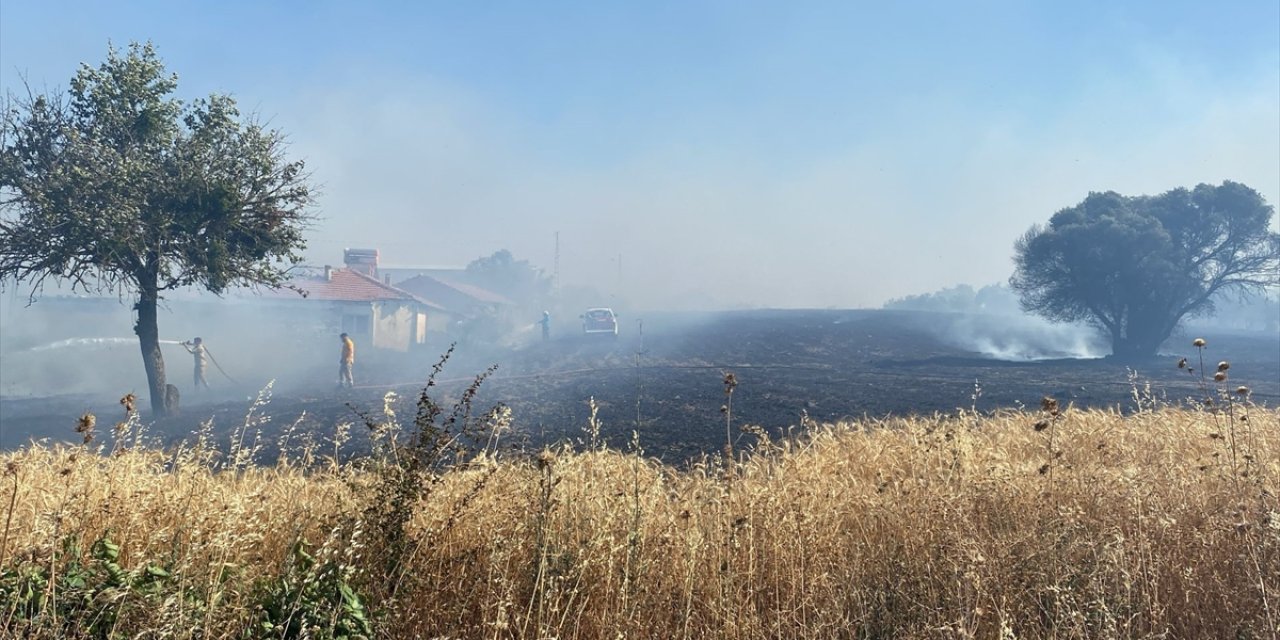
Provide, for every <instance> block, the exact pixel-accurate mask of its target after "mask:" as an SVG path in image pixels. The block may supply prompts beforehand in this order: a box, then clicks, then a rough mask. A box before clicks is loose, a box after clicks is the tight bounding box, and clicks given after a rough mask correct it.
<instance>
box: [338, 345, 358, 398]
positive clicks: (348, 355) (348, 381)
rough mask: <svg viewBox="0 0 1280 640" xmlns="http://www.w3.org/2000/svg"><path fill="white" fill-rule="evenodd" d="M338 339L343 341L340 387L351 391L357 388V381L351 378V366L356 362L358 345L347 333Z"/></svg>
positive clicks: (339, 374) (339, 376)
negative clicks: (352, 388) (354, 387)
mask: <svg viewBox="0 0 1280 640" xmlns="http://www.w3.org/2000/svg"><path fill="white" fill-rule="evenodd" d="M338 338H340V339H341V340H342V356H341V358H340V359H339V360H338V386H339V387H347V388H348V389H349V388H351V387H353V386H355V379H354V378H353V377H352V376H351V366H352V365H354V364H355V362H356V343H355V342H353V341H352V340H351V336H348V335H347V334H345V333H344V334H342V335H340V336H338Z"/></svg>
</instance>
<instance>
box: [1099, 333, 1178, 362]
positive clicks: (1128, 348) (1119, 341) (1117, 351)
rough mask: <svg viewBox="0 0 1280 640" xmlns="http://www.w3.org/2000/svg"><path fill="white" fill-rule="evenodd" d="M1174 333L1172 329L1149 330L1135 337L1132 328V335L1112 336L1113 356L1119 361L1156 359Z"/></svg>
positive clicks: (1116, 334)
mask: <svg viewBox="0 0 1280 640" xmlns="http://www.w3.org/2000/svg"><path fill="white" fill-rule="evenodd" d="M1172 333H1173V330H1172V329H1167V330H1166V329H1164V328H1159V329H1155V328H1153V329H1149V330H1146V331H1139V332H1138V333H1137V335H1136V336H1134V335H1133V329H1132V328H1130V335H1128V336H1121V335H1119V332H1113V333H1112V334H1111V355H1112V356H1114V357H1115V358H1117V359H1120V360H1125V361H1130V360H1147V359H1151V358H1154V357H1156V355H1157V352H1158V351H1159V350H1160V345H1162V344H1164V341H1165V340H1168V339H1169V336H1170V335H1171V334H1172Z"/></svg>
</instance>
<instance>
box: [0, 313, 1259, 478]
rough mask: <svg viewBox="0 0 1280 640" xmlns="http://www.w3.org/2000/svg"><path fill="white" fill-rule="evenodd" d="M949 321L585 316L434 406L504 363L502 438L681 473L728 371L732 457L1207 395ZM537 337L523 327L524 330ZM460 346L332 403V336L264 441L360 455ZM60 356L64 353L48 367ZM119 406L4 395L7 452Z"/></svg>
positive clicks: (360, 378) (195, 407)
mask: <svg viewBox="0 0 1280 640" xmlns="http://www.w3.org/2000/svg"><path fill="white" fill-rule="evenodd" d="M938 317H939V316H938V314H929V313H922V312H914V311H885V310H752V311H736V312H718V313H707V314H701V313H699V314H690V313H654V312H645V311H631V312H629V313H623V314H621V323H620V332H619V336H618V337H617V338H616V339H615V338H613V337H612V336H587V335H583V334H582V331H581V326H580V325H578V324H577V318H576V316H575V317H572V318H566V319H563V320H562V321H561V322H560V324H559V325H554V324H553V328H552V335H551V337H550V339H549V340H546V341H543V340H542V339H541V336H540V333H539V332H535V331H532V330H519V331H517V332H516V334H514V336H515V337H514V338H513V339H512V341H509V342H507V343H496V342H493V343H489V342H482V341H463V342H459V343H458V344H457V345H456V347H455V349H454V352H453V356H452V357H451V358H450V359H449V361H448V362H447V363H446V365H445V368H444V370H443V371H442V372H441V374H440V375H439V376H438V378H437V381H438V382H439V383H440V384H438V385H437V386H436V387H433V389H432V391H431V392H432V394H434V396H435V397H436V398H437V400H439V401H440V402H442V403H445V404H446V405H448V404H451V403H452V402H454V401H457V400H458V399H459V398H460V397H461V396H462V392H463V391H464V390H465V389H466V387H467V386H468V385H469V384H470V383H471V382H472V381H473V380H474V378H475V376H476V375H477V374H479V373H481V372H483V371H485V370H486V369H487V368H488V367H490V366H492V365H497V367H498V368H497V370H496V371H495V372H494V373H493V374H492V375H491V376H490V377H489V378H488V379H487V380H486V381H485V382H484V384H483V385H481V388H480V392H479V394H478V395H477V396H476V398H475V403H474V409H475V411H477V412H479V411H483V410H484V409H485V408H487V407H489V406H492V405H494V404H497V403H503V404H506V405H508V406H510V407H511V409H512V412H513V413H512V415H513V416H514V423H513V425H512V426H513V431H512V432H511V433H509V434H508V435H507V436H506V438H507V439H506V441H507V442H510V443H518V444H519V445H520V446H530V447H533V446H539V445H541V444H546V443H555V442H571V443H572V442H579V441H582V440H584V439H585V438H586V437H587V436H586V431H585V427H586V425H587V420H588V417H589V415H590V408H589V404H588V403H589V401H591V400H593V399H594V401H595V403H596V404H597V407H598V414H597V418H598V419H599V420H600V422H601V424H602V427H601V430H600V438H601V439H603V440H604V441H606V442H607V443H609V444H611V445H613V446H617V447H623V448H626V447H630V446H633V442H635V443H638V444H639V445H640V446H641V448H643V449H644V450H645V452H646V453H647V454H651V455H654V456H658V457H661V458H663V459H667V460H670V461H681V460H686V459H689V458H690V457H696V456H697V455H699V453H700V452H705V451H714V450H718V449H719V448H721V447H722V446H723V445H724V438H725V419H726V416H725V415H724V414H723V413H721V411H720V408H721V406H722V405H724V404H725V389H724V385H723V376H724V374H725V372H729V371H732V372H734V373H735V374H736V376H737V378H738V380H739V386H738V387H737V388H736V390H735V392H734V397H733V407H734V409H733V415H732V420H733V423H732V433H733V435H734V440H735V446H743V445H749V444H750V443H751V442H752V441H753V437H752V436H750V435H749V434H748V433H746V432H744V431H742V430H741V429H740V428H741V427H743V426H745V425H756V426H760V427H762V428H764V429H766V430H767V431H768V432H770V433H771V434H773V435H783V434H785V433H787V432H788V430H789V429H792V428H794V427H797V426H799V425H800V424H801V423H802V421H803V420H806V419H813V420H817V421H830V420H838V419H841V418H846V417H853V418H862V417H864V416H865V417H877V416H884V415H889V414H909V413H915V414H926V415H927V414H931V413H934V412H939V413H951V412H954V411H956V410H957V409H958V408H964V409H965V410H968V409H970V408H976V409H977V410H979V411H991V410H994V409H996V408H999V407H1016V406H1020V405H1025V406H1035V404H1036V403H1038V402H1039V400H1040V398H1041V397H1043V396H1045V395H1052V396H1054V397H1058V398H1060V399H1061V400H1062V401H1063V402H1064V405H1067V404H1070V405H1075V406H1108V407H1118V408H1121V409H1132V408H1133V407H1134V399H1133V393H1134V388H1135V387H1134V384H1135V382H1134V381H1133V380H1131V379H1130V376H1131V375H1134V376H1137V377H1136V381H1137V384H1138V386H1139V387H1141V386H1142V385H1143V384H1144V383H1145V382H1147V381H1150V382H1151V383H1152V389H1153V393H1156V394H1158V395H1159V397H1160V398H1161V399H1162V400H1164V401H1168V402H1181V401H1183V400H1185V399H1186V398H1189V397H1193V396H1196V395H1197V394H1202V393H1203V390H1202V388H1201V387H1200V385H1199V383H1198V381H1197V379H1196V378H1194V377H1192V376H1189V375H1188V374H1187V372H1186V371H1184V370H1180V369H1178V368H1177V367H1176V364H1175V360H1174V359H1173V358H1157V359H1154V360H1152V361H1150V362H1147V363H1139V364H1133V363H1128V364H1126V363H1118V362H1113V361H1110V360H1107V359H1055V360H1039V361H1002V360H996V359H992V358H989V357H985V356H983V355H982V354H980V353H977V352H975V351H973V350H971V349H968V348H964V347H960V346H957V345H955V344H953V343H949V342H948V341H946V340H943V339H940V338H939V335H938V334H937V333H936V332H935V331H933V328H934V327H936V326H937V325H938V324H939V322H938ZM530 320H532V318H531V319H530ZM531 325H532V322H531V321H530V322H527V323H525V328H526V329H527V327H528V326H531ZM162 326H164V325H162ZM642 332H643V334H642ZM204 333H206V334H208V335H209V336H211V337H209V338H207V339H208V340H209V344H210V346H211V348H213V349H214V353H215V355H217V356H218V357H219V358H223V359H224V360H225V362H224V366H226V367H227V368H228V371H232V372H236V373H238V372H240V371H241V369H239V367H240V366H241V365H242V363H243V362H246V361H248V359H247V358H246V359H244V360H242V359H241V358H240V357H238V356H234V357H227V356H224V355H223V354H222V353H219V352H218V351H217V348H218V347H219V345H222V344H224V343H223V341H224V340H231V339H233V337H234V335H233V336H232V337H227V338H224V337H223V336H220V335H219V333H217V332H209V331H206V332H204ZM233 334H234V332H233ZM166 335H172V334H169V333H168V332H166ZM325 337H326V338H332V336H325ZM438 337H439V338H440V339H441V340H443V339H444V338H445V337H446V336H443V335H441V336H438ZM1207 337H1208V339H1209V345H1208V347H1207V350H1208V351H1207V352H1206V353H1207V354H1208V357H1210V358H1213V359H1215V360H1214V361H1215V362H1216V361H1217V359H1225V360H1230V361H1232V367H1231V372H1230V373H1231V379H1230V384H1232V385H1233V387H1232V388H1234V385H1240V384H1243V385H1248V386H1249V387H1250V388H1251V389H1252V393H1253V395H1252V398H1253V399H1255V401H1258V402H1262V403H1275V402H1277V401H1278V400H1280V336H1276V335H1274V334H1261V333H1251V334H1232V335H1222V336H1219V335H1213V334H1210V335H1208V336H1207ZM246 340H247V339H246ZM246 344H248V343H247V342H246ZM448 346H449V345H448V343H442V344H431V345H428V346H427V347H426V348H424V349H422V350H419V351H416V352H410V353H399V354H391V353H381V354H380V353H377V352H374V351H373V350H369V349H364V350H362V351H361V352H360V355H359V356H358V358H357V364H356V380H357V388H355V389H352V390H345V391H338V390H335V389H334V385H333V383H334V378H336V357H337V351H336V345H335V344H329V341H328V340H323V341H322V344H321V345H319V347H318V350H319V352H320V353H319V356H318V360H319V361H320V362H319V363H318V364H316V365H315V366H316V367H317V369H316V370H315V371H314V372H313V371H306V370H300V369H303V368H302V367H300V366H299V365H298V364H297V363H293V366H295V367H296V369H294V371H295V373H294V374H292V375H294V376H296V377H293V378H289V377H288V375H289V374H287V373H285V374H282V377H281V378H280V382H279V383H277V385H276V386H273V387H272V389H271V393H272V397H271V400H270V403H269V404H268V405H266V406H265V407H259V408H257V409H255V410H254V411H255V416H256V417H255V420H257V419H260V418H262V417H267V418H269V420H268V421H267V422H265V423H261V424H259V425H258V426H260V427H261V428H262V429H263V436H262V440H263V442H268V443H276V442H278V441H279V440H280V439H281V437H282V434H283V433H284V432H285V431H286V430H289V429H293V430H295V431H296V432H297V433H296V434H295V435H301V434H305V435H306V437H308V438H311V439H312V440H313V441H318V442H324V443H328V444H327V445H326V446H328V447H329V448H330V449H332V448H333V446H334V445H333V444H332V440H333V439H334V437H335V434H336V432H337V431H338V427H339V425H343V424H345V425H350V429H349V431H348V433H349V435H350V437H351V440H350V441H349V442H347V443H346V444H343V445H342V450H343V451H344V452H346V453H349V454H356V453H358V449H359V446H360V442H361V438H365V439H366V440H367V437H368V433H367V431H368V430H367V429H363V420H364V418H363V417H362V415H363V416H370V417H372V418H373V419H375V420H383V419H384V418H385V417H384V415H383V413H382V412H383V408H384V401H385V399H386V397H387V396H386V394H387V393H388V392H394V393H395V394H396V399H395V400H394V402H393V409H394V411H395V412H396V414H397V416H398V418H397V419H398V420H399V421H400V422H401V424H408V423H411V422H412V416H413V415H414V413H415V409H416V408H415V402H416V401H417V399H418V394H419V393H420V392H421V391H422V390H423V385H424V383H425V381H426V379H427V377H428V376H429V375H430V373H431V370H432V367H433V365H435V364H436V363H437V362H438V361H439V357H440V353H441V352H442V351H443V350H445V349H447V348H448ZM1183 347H1185V348H1183ZM1168 349H1169V350H1170V351H1171V354H1173V353H1182V354H1183V355H1192V353H1191V352H1192V349H1191V347H1190V343H1189V341H1188V342H1187V344H1185V345H1180V344H1174V343H1171V344H1170V345H1169V346H1168ZM50 351H56V349H50V350H47V351H42V352H38V353H48V352H50ZM126 351H127V353H126V354H124V360H125V362H124V364H123V365H122V366H124V367H134V368H136V369H137V370H138V371H139V372H140V370H141V366H140V364H141V363H140V362H137V360H138V355H137V350H136V348H128V349H126ZM267 353H270V354H271V355H272V357H280V358H285V357H288V356H289V355H290V354H289V353H286V352H284V351H281V350H279V349H277V350H276V351H274V352H267V351H264V352H263V354H267ZM264 357H265V356H264ZM179 358H180V359H177V360H173V359H171V360H170V376H171V379H173V380H175V381H176V383H177V384H179V385H180V386H181V385H183V384H186V383H185V381H184V379H183V378H184V377H185V374H186V373H187V371H186V370H185V369H186V363H188V362H189V361H188V360H187V359H186V357H185V353H183V354H182V355H181V356H179ZM175 362H176V363H178V364H174V363H175ZM228 363H231V364H228ZM232 366H235V367H237V368H236V369H232V368H231V367H232ZM177 367H182V369H176V368H177ZM175 369H176V370H175ZM210 374H211V382H212V383H213V384H214V385H215V388H216V387H217V386H218V384H219V383H218V382H217V381H216V379H214V378H213V377H212V376H213V375H216V373H215V372H212V371H211V372H210ZM262 375H263V377H265V371H264V372H263V373H262ZM105 384H106V386H108V387H109V386H110V385H109V383H105ZM139 388H141V387H139ZM258 390H259V389H253V388H250V387H249V385H247V384H246V385H245V386H244V387H243V388H242V389H240V390H239V391H238V392H239V395H233V394H231V393H228V394H227V395H226V396H222V397H221V398H222V399H216V398H217V396H216V395H213V394H211V396H210V398H209V399H208V400H202V401H198V402H197V403H195V404H190V405H187V406H186V408H185V409H184V411H183V413H182V414H181V415H180V416H178V417H177V418H174V419H167V420H165V421H161V422H156V423H154V425H153V426H152V431H151V432H152V434H153V435H155V436H157V437H162V438H165V439H166V441H173V440H175V439H178V438H182V437H189V436H190V435H191V434H192V433H193V432H194V431H196V430H197V429H199V428H200V426H201V424H202V423H203V422H206V421H211V425H212V427H211V428H212V430H213V432H214V433H215V435H216V438H217V440H218V441H219V442H228V441H230V438H231V434H232V433H234V431H235V430H236V429H237V428H239V427H241V426H242V425H244V424H245V422H246V414H247V413H248V411H249V407H250V405H251V403H252V398H256V397H257V395H256V394H257V391H258ZM113 394H114V397H111V396H108V397H104V398H103V399H102V401H101V403H100V404H92V403H90V402H89V401H87V400H82V399H79V398H72V399H67V398H65V397H64V398H42V399H31V400H27V401H15V399H13V398H8V397H7V398H4V399H3V404H4V413H3V415H4V423H5V429H4V434H3V442H0V446H4V447H13V446H19V445H21V443H22V442H25V441H26V440H27V439H28V438H30V437H33V436H39V437H55V438H57V439H67V440H69V439H72V438H74V437H75V434H74V433H73V432H72V427H73V425H74V422H75V418H76V417H77V416H78V415H80V412H81V411H84V410H93V411H96V412H98V413H99V415H102V416H106V417H107V419H110V417H111V416H115V415H117V414H118V413H119V411H120V408H119V405H118V404H116V402H115V401H116V400H117V399H118V397H119V395H120V390H118V389H117V390H115V391H114V392H113ZM185 397H186V395H184V398H185ZM18 400H21V399H18ZM184 404H185V403H184ZM633 434H635V438H634V439H633Z"/></svg>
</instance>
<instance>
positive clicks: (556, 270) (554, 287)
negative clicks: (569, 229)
mask: <svg viewBox="0 0 1280 640" xmlns="http://www.w3.org/2000/svg"><path fill="white" fill-rule="evenodd" d="M551 295H553V296H555V297H556V298H559V297H560V232H559V231H557V232H556V256H555V262H554V263H553V266H552V267H551Z"/></svg>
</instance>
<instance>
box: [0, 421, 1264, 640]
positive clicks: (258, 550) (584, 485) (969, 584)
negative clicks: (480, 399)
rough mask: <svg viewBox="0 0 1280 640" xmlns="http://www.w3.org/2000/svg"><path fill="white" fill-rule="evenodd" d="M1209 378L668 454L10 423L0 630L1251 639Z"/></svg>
mask: <svg viewBox="0 0 1280 640" xmlns="http://www.w3.org/2000/svg"><path fill="white" fill-rule="evenodd" d="M1224 399H1225V400H1228V401H1229V403H1223V402H1219V403H1217V404H1215V405H1213V406H1211V407H1202V408H1174V407H1160V406H1154V405H1153V404H1148V405H1147V406H1144V407H1143V409H1142V410H1140V411H1138V412H1137V413H1131V414H1128V415H1122V414H1119V413H1116V412H1110V411H1098V410H1088V411H1082V410H1074V409H1071V408H1059V407H1057V406H1056V404H1054V403H1046V404H1045V406H1044V407H1043V408H1042V409H1041V410H1038V411H1037V410H1031V411H1023V412H1014V411H1010V412H1001V413H998V414H995V415H978V414H976V413H972V412H962V413H961V414H959V415H954V416H935V417H913V418H901V419H886V420H880V421H865V422H854V423H842V424H834V425H816V424H807V425H805V427H806V428H805V433H804V435H802V436H800V437H797V438H794V439H788V440H786V441H781V442H779V441H770V440H769V439H767V438H766V437H764V436H763V434H762V433H760V432H759V431H758V430H753V431H754V433H755V434H756V436H755V437H756V438H757V439H758V442H756V444H755V446H754V447H753V449H752V451H750V452H748V453H740V454H738V456H737V457H736V458H735V459H732V460H726V459H725V458H723V457H719V456H716V457H707V458H705V459H703V460H701V461H698V462H696V463H694V464H692V465H691V466H689V467H687V468H680V469H677V468H674V467H671V466H664V465H662V464H660V463H658V462H655V461H653V460H651V459H648V458H646V457H645V456H644V455H643V452H641V451H639V450H638V447H635V446H634V445H633V447H632V450H630V451H618V450H608V449H604V448H601V447H599V446H588V447H587V448H586V449H585V450H581V451H573V450H570V449H568V448H561V449H557V450H548V451H544V452H542V453H541V454H539V455H536V456H526V457H514V456H512V457H504V456H501V455H496V454H495V453H494V452H495V451H496V450H497V449H496V448H494V447H489V446H485V447H483V450H482V451H479V452H477V453H474V454H472V455H471V456H469V457H467V458H466V459H465V460H464V461H462V462H461V463H456V464H449V465H440V464H420V465H418V466H416V467H413V468H412V469H411V470H410V471H409V472H406V471H405V469H408V468H409V467H407V466H406V465H405V464H403V463H404V457H403V456H405V455H406V449H404V448H397V446H394V445H395V443H397V442H404V443H408V442H409V441H410V435H411V434H408V433H407V431H406V430H404V429H402V428H400V427H398V426H397V425H395V424H391V421H390V420H388V421H387V422H384V423H380V424H379V425H376V426H377V428H378V429H379V430H380V431H379V433H378V436H379V437H380V438H382V442H383V443H385V444H386V445H387V446H384V447H382V448H381V449H380V451H381V453H380V454H379V455H376V456H374V457H373V458H370V459H365V460H362V461H358V462H353V463H347V464H339V463H337V462H336V461H334V460H333V459H332V458H325V457H321V456H320V455H319V454H318V452H319V451H325V450H327V448H328V445H324V446H305V447H302V448H301V449H300V450H298V451H295V453H294V455H292V456H291V457H289V458H288V459H287V460H286V461H284V462H281V463H279V464H276V465H274V466H269V467H262V466H257V465H254V464H252V463H250V462H247V461H246V459H245V457H244V456H241V457H240V458H239V459H231V460H229V459H227V458H223V457H218V456H216V455H215V454H214V453H213V452H212V450H211V449H209V448H207V443H206V445H202V446H197V447H192V448H187V449H183V450H180V451H169V452H162V451H160V450H158V449H155V448H148V447H145V446H133V445H137V444H138V439H137V438H136V437H135V438H134V439H133V440H132V441H130V440H129V439H128V430H129V429H128V428H126V429H124V430H123V431H125V433H124V434H123V436H121V438H123V439H124V440H125V444H121V443H120V438H117V440H115V441H114V442H111V443H108V444H106V445H102V446H99V447H98V448H95V442H90V443H88V444H86V445H85V446H83V447H65V446H44V445H39V444H37V445H32V446H30V447H27V448H25V449H23V450H21V451H16V452H9V453H5V454H3V456H0V466H3V468H4V469H5V471H4V477H3V484H2V485H0V504H2V505H4V511H3V520H4V522H3V526H4V529H3V532H4V536H3V546H0V572H3V574H2V575H3V577H2V578H0V585H2V588H3V589H4V591H3V592H0V633H4V634H6V635H7V637H37V638H54V637H74V636H77V635H79V636H85V637H135V636H137V637H149V638H168V637H178V638H238V637H315V638H323V637H341V636H343V635H346V636H347V637H360V636H362V635H367V636H369V637H384V638H414V637H419V638H1155V637H1162V638H1275V637H1277V635H1278V634H1280V506H1278V505H1277V494H1278V493H1280V490H1278V487H1277V479H1278V478H1280V411H1278V410H1276V409H1267V408H1262V407H1258V406H1253V405H1251V404H1249V403H1248V402H1246V401H1243V400H1244V398H1243V396H1240V397H1238V398H1236V397H1226V398H1224ZM486 419H487V420H498V421H499V422H501V421H503V420H506V419H508V418H507V417H504V416H503V415H501V414H498V415H496V416H494V415H490V416H487V417H486ZM499 426H500V425H499ZM596 426H597V427H598V425H596ZM90 431H91V430H90ZM418 435H419V436H421V435H422V434H418ZM397 439H398V440H397ZM414 442H417V443H419V444H420V443H421V440H419V439H414ZM130 443H132V445H130ZM126 445H130V446H126ZM286 451H288V449H287V448H286ZM433 462H439V460H436V461H433ZM405 473H409V475H405ZM406 482H408V483H409V484H411V485H413V487H414V488H413V489H412V490H403V489H398V488H397V487H403V486H406V485H405V483H406ZM388 487H390V489H388ZM388 491H390V492H391V493H390V495H393V496H395V495H398V496H402V497H403V496H405V495H411V496H412V497H413V499H412V500H411V501H409V503H408V504H406V505H404V506H402V507H401V511H402V512H404V510H407V515H406V517H404V518H403V519H402V520H395V519H390V520H389V519H388V516H387V513H386V509H385V508H384V507H385V504H378V503H377V502H378V501H386V500H388V495H389V494H388ZM396 527H400V528H399V529H398V530H397V531H394V532H393V531H391V530H390V529H393V528H396ZM100 540H107V541H108V542H109V543H110V544H111V545H114V546H115V547H117V549H118V551H117V552H116V554H115V556H114V557H113V556H112V552H111V548H110V547H109V546H106V545H104V544H102V543H99V544H94V543H95V542H96V541H100ZM113 567H114V568H113ZM69 575H70V576H71V578H72V579H68V576H69ZM113 576H114V577H113ZM37 601H38V602H37Z"/></svg>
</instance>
